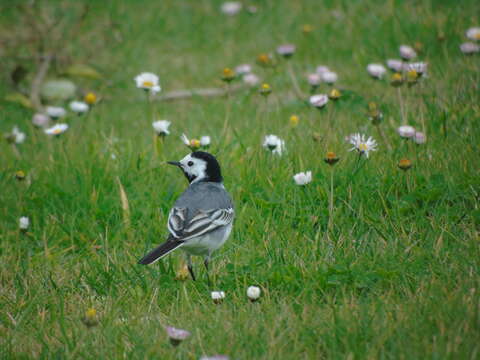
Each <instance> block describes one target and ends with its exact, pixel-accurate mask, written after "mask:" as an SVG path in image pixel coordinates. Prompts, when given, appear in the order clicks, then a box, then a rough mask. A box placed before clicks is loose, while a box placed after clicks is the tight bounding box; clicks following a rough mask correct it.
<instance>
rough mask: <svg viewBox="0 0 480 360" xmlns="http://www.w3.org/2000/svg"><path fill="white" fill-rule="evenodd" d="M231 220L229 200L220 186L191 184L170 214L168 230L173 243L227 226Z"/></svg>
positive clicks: (231, 213)
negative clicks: (174, 240) (175, 240)
mask: <svg viewBox="0 0 480 360" xmlns="http://www.w3.org/2000/svg"><path fill="white" fill-rule="evenodd" d="M234 217H235V211H234V209H233V204H232V200H231V198H230V195H229V194H228V193H227V192H226V191H225V188H224V187H223V186H221V185H217V184H212V183H199V184H193V185H191V186H190V187H189V188H188V189H187V190H186V191H185V192H184V193H183V194H182V196H180V198H179V199H178V200H177V202H176V203H175V205H174V207H173V209H172V210H171V211H170V214H169V215H168V230H169V231H170V234H172V236H173V237H174V238H176V239H177V240H181V241H187V240H189V239H192V238H195V237H198V236H202V235H205V234H207V233H209V232H211V231H213V230H215V229H217V228H219V227H221V226H225V225H228V224H230V223H231V222H232V221H233V218H234Z"/></svg>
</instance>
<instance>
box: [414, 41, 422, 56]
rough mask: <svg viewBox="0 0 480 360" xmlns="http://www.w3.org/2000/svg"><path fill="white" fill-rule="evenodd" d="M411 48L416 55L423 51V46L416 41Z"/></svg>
mask: <svg viewBox="0 0 480 360" xmlns="http://www.w3.org/2000/svg"><path fill="white" fill-rule="evenodd" d="M413 48H414V50H415V51H416V52H417V53H421V52H422V51H423V44H422V43H421V42H420V41H416V42H415V44H413Z"/></svg>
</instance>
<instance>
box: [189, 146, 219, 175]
mask: <svg viewBox="0 0 480 360" xmlns="http://www.w3.org/2000/svg"><path fill="white" fill-rule="evenodd" d="M191 156H192V157H194V158H197V159H202V160H204V161H205V162H206V163H207V169H206V173H207V178H206V179H205V180H206V181H212V182H222V181H223V177H222V172H221V170H220V164H219V163H218V161H217V159H216V158H215V156H213V155H212V154H209V153H207V152H205V151H194V152H193V153H191Z"/></svg>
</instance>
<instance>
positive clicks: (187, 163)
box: [180, 154, 207, 184]
mask: <svg viewBox="0 0 480 360" xmlns="http://www.w3.org/2000/svg"><path fill="white" fill-rule="evenodd" d="M180 164H182V170H183V171H184V172H185V174H186V175H187V177H188V179H189V180H190V183H191V184H193V183H195V182H197V181H200V180H202V179H205V177H206V176H207V172H206V170H207V162H206V161H205V160H202V159H197V158H194V157H192V156H191V155H190V154H188V155H187V156H185V157H184V158H183V159H182V160H180Z"/></svg>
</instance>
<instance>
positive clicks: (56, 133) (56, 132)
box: [52, 128, 62, 135]
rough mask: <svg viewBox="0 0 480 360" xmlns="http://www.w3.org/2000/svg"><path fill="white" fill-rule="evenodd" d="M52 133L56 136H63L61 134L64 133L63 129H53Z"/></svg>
mask: <svg viewBox="0 0 480 360" xmlns="http://www.w3.org/2000/svg"><path fill="white" fill-rule="evenodd" d="M52 133H53V134H54V135H58V134H61V133H62V129H60V128H58V129H53V130H52Z"/></svg>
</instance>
